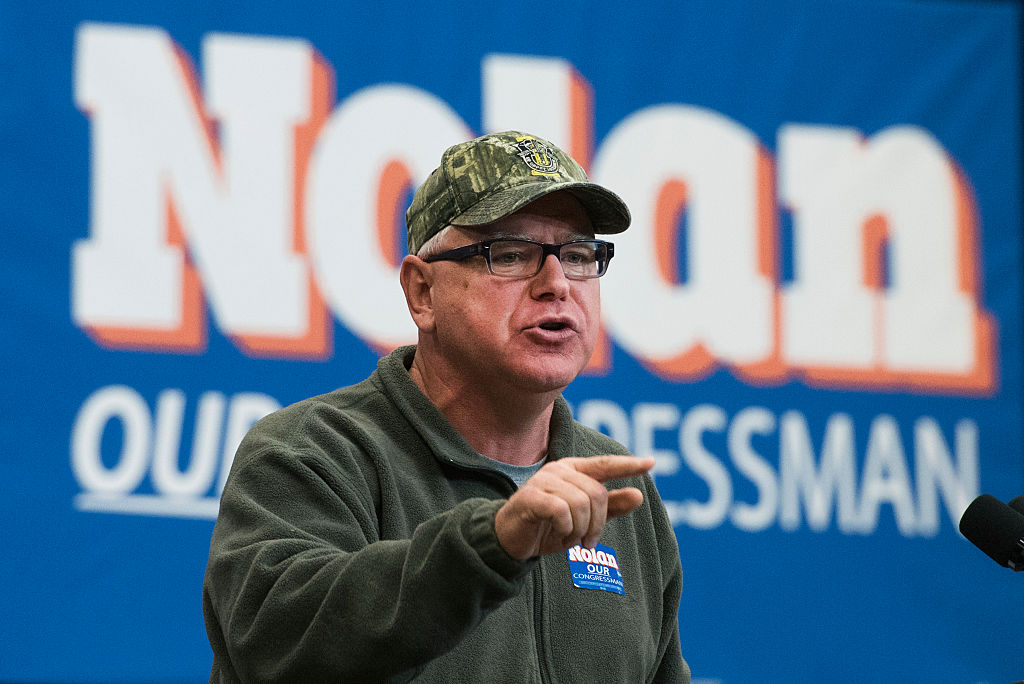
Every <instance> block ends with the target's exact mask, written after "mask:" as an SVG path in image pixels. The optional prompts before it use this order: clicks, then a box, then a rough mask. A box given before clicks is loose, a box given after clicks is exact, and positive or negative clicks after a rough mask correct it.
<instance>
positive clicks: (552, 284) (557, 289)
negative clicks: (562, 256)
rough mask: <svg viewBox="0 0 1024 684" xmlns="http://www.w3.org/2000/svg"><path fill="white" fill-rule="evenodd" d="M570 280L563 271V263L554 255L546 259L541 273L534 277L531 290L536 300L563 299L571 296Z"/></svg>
mask: <svg viewBox="0 0 1024 684" xmlns="http://www.w3.org/2000/svg"><path fill="white" fill-rule="evenodd" d="M569 286H570V284H569V279H568V278H567V277H566V276H565V271H564V270H562V262H561V261H559V260H558V257H556V256H555V255H554V254H548V255H547V256H545V257H544V263H543V264H541V267H540V271H538V272H537V275H535V276H534V277H533V282H532V283H531V290H532V292H533V296H534V298H536V299H545V298H550V299H562V298H564V297H566V296H567V295H568V294H569Z"/></svg>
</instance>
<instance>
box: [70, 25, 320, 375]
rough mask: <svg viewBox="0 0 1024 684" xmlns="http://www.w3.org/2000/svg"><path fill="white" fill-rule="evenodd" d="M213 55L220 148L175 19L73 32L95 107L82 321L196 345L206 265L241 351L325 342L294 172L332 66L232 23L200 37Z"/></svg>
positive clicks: (211, 93)
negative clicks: (242, 32)
mask: <svg viewBox="0 0 1024 684" xmlns="http://www.w3.org/2000/svg"><path fill="white" fill-rule="evenodd" d="M203 62H204V65H205V67H206V69H207V73H208V75H209V78H208V81H207V86H208V88H207V92H206V98H205V100H206V102H207V103H208V105H209V107H210V116H213V117H216V118H217V119H218V121H219V123H220V132H221V136H220V138H221V140H222V142H223V145H222V146H221V147H219V148H218V146H217V142H216V139H215V137H214V135H213V132H212V131H213V123H212V121H211V120H210V118H208V117H207V114H206V112H205V111H204V110H203V107H202V101H201V98H200V95H199V88H198V85H197V81H196V78H195V76H194V73H193V70H192V68H191V65H190V64H189V63H188V61H187V58H186V57H185V56H184V53H183V52H182V51H181V49H180V48H178V46H176V45H175V43H174V42H173V41H172V40H171V39H170V37H169V36H168V35H167V34H166V33H165V32H163V31H161V30H158V29H147V28H125V27H120V26H109V25H103V24H86V25H84V26H83V27H82V28H80V29H79V30H78V33H77V36H76V50H75V79H74V83H75V101H76V103H77V105H78V106H79V107H81V108H82V109H83V110H84V111H86V112H87V113H88V114H89V115H90V117H91V122H92V140H93V169H92V182H93V190H92V217H91V222H90V237H89V239H87V240H82V241H80V242H79V243H78V244H76V245H75V248H74V254H73V273H74V278H73V286H72V288H73V292H72V299H73V305H72V307H73V312H74V318H75V321H76V323H77V324H78V325H80V326H82V327H83V328H86V329H87V330H89V331H90V333H91V334H92V335H93V336H94V337H96V338H97V339H98V340H99V341H101V342H102V343H104V344H109V345H112V346H121V347H129V348H131V347H135V348H139V347H165V348H178V349H182V348H183V349H198V348H201V347H202V346H203V344H204V340H205V321H204V314H203V309H202V296H201V293H200V291H199V279H200V278H201V280H202V282H203V285H204V286H205V289H206V293H207V295H208V297H209V301H210V303H211V305H212V309H213V312H214V314H215V315H216V317H217V320H218V322H219V324H220V326H221V327H222V328H223V329H224V330H225V332H226V333H227V334H228V335H230V336H231V337H232V338H233V339H234V341H235V342H236V343H237V344H238V345H239V346H241V347H242V348H243V349H245V350H246V351H248V352H252V353H257V354H282V353H284V354H294V355H302V356H308V355H323V354H325V353H326V352H327V338H326V323H325V321H324V308H323V306H322V304H318V303H319V301H320V300H319V298H318V295H317V294H316V292H315V291H314V290H313V289H312V287H311V285H312V282H311V276H310V273H309V270H308V267H307V265H306V263H305V262H304V259H303V257H302V254H301V252H302V251H303V249H304V247H303V246H302V244H301V243H302V236H301V233H300V231H299V226H298V223H299V219H300V217H299V215H298V212H297V209H296V200H297V197H296V193H297V189H296V185H298V184H297V183H296V177H295V175H294V174H295V169H296V168H297V167H299V168H303V167H304V160H303V159H297V156H298V157H301V156H302V155H303V154H305V150H308V147H309V144H308V139H309V138H310V137H311V136H312V135H313V134H314V133H315V128H316V119H317V118H318V117H323V116H324V115H325V112H324V111H322V110H325V109H326V107H327V106H328V103H327V102H326V100H325V99H324V97H323V94H324V91H325V90H326V89H327V88H326V85H325V83H324V81H325V78H324V71H325V68H324V67H323V65H322V64H321V63H319V62H318V60H317V59H316V56H315V53H314V50H313V49H312V47H311V46H310V45H309V44H307V43H306V42H304V41H296V40H277V39H262V38H240V37H230V36H225V35H213V36H211V37H209V38H206V39H205V40H204V41H203ZM314 91H317V92H314ZM317 97H319V98H320V99H319V100H317V105H316V106H315V105H314V102H313V101H314V99H315V98H317ZM317 107H319V109H320V110H321V111H314V109H316V108H317ZM303 124H307V125H305V126H303ZM184 243H187V253H188V255H187V256H186V244H184Z"/></svg>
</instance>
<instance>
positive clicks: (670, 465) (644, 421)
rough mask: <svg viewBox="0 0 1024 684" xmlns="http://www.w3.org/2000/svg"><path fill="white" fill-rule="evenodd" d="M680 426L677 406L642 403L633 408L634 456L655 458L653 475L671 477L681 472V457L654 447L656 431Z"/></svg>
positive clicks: (670, 451)
mask: <svg viewBox="0 0 1024 684" xmlns="http://www.w3.org/2000/svg"><path fill="white" fill-rule="evenodd" d="M678 425H679V408H678V407H677V406H676V405H675V404H651V403H646V402H641V403H639V404H636V405H635V406H634V407H633V454H635V455H636V456H638V457H640V458H648V457H650V458H653V459H654V468H652V469H651V475H671V474H673V473H675V472H678V470H679V455H678V454H677V453H676V452H675V451H672V450H669V449H658V448H655V446H654V433H655V431H656V430H659V429H660V430H669V429H671V430H673V431H674V430H675V429H676V428H677V426H678Z"/></svg>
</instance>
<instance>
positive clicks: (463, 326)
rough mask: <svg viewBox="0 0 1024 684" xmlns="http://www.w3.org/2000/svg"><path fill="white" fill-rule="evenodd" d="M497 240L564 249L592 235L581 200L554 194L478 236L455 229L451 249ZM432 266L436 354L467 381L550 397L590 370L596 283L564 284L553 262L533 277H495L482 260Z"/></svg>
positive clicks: (597, 303)
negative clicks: (585, 369)
mask: <svg viewBox="0 0 1024 684" xmlns="http://www.w3.org/2000/svg"><path fill="white" fill-rule="evenodd" d="M497 237H508V238H524V239H529V240H535V241H537V242H548V243H560V242H567V241H569V240H573V239H579V238H592V237H594V233H593V231H592V228H591V224H590V220H589V219H588V217H587V215H586V212H585V211H584V210H583V207H582V206H581V205H580V203H579V202H578V201H577V200H576V198H575V197H573V196H572V195H570V194H568V193H565V192H555V193H552V194H550V195H547V196H545V197H542V198H541V199H539V200H537V201H535V202H533V203H531V204H529V205H527V206H526V207H524V208H522V209H520V210H519V211H517V212H516V213H514V214H512V215H510V216H507V217H505V218H504V219H501V220H499V221H496V222H494V223H492V224H489V225H487V226H482V227H481V229H480V230H473V231H470V230H465V229H458V228H456V229H454V234H453V235H452V236H451V239H450V240H449V242H448V244H446V245H445V248H446V249H452V248H455V247H461V246H463V245H468V244H472V243H474V242H479V241H481V240H485V239H490V238H497ZM431 267H432V268H433V269H435V273H436V279H435V285H434V289H433V293H432V294H433V297H434V307H435V308H434V311H435V322H436V335H437V340H438V347H439V349H440V350H441V354H442V356H443V358H444V362H445V363H446V364H447V365H449V366H450V370H451V372H454V373H457V374H458V376H459V377H461V378H462V379H463V380H465V381H469V382H480V383H490V384H491V385H492V386H493V387H494V388H495V389H496V390H500V389H503V388H509V389H512V388H515V389H519V390H526V391H532V392H547V391H551V390H560V389H562V388H564V387H565V386H566V385H568V384H569V383H570V382H571V381H572V380H573V379H574V378H575V377H576V376H577V375H578V374H579V372H580V371H581V370H582V369H583V367H584V366H585V365H586V364H587V361H588V360H589V359H590V354H591V352H592V351H593V349H594V344H595V342H596V340H597V334H598V329H599V323H600V307H601V304H600V287H599V285H598V279H596V278H594V279H589V280H570V279H568V278H566V277H565V275H564V273H563V272H562V267H561V265H560V264H559V262H558V260H557V259H556V258H555V257H554V256H552V255H548V256H547V258H546V260H545V262H544V265H543V267H542V268H541V270H540V272H539V273H537V274H536V275H535V276H533V277H530V278H503V277H499V276H495V275H491V274H490V273H489V272H488V270H487V265H486V263H485V261H484V259H483V257H474V258H472V259H468V260H466V261H463V262H452V261H438V262H434V263H433V264H431Z"/></svg>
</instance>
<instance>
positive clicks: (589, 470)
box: [563, 456, 654, 482]
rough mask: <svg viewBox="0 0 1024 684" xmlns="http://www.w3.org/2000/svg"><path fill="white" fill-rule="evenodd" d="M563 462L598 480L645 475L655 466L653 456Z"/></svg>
mask: <svg viewBox="0 0 1024 684" xmlns="http://www.w3.org/2000/svg"><path fill="white" fill-rule="evenodd" d="M563 463H567V465H571V466H572V468H573V469H574V470H576V471H577V472H580V473H583V474H584V475H587V476H589V477H592V478H594V479H595V480H597V481H598V482H607V481H608V480H618V479H619V478H623V477H633V476H634V475H643V474H644V473H646V472H647V471H649V470H650V469H651V468H653V467H654V459H653V458H650V457H648V458H637V457H636V456H592V457H590V458H567V459H565V460H564V461H563Z"/></svg>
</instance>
